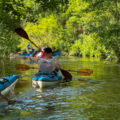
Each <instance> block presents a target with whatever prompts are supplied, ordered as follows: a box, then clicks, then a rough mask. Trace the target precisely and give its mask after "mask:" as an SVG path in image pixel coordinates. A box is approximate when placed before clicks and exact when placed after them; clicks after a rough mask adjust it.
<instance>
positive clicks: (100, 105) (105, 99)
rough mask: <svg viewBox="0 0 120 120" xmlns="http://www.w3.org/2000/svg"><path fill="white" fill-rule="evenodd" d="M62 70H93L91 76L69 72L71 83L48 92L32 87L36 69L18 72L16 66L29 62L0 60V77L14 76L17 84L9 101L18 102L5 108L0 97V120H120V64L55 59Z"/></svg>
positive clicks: (96, 60)
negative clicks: (17, 78)
mask: <svg viewBox="0 0 120 120" xmlns="http://www.w3.org/2000/svg"><path fill="white" fill-rule="evenodd" d="M58 59H59V61H60V62H61V63H62V67H63V68H64V69H71V70H79V69H82V68H88V69H92V70H93V74H92V75H91V76H81V75H77V73H75V72H73V73H72V72H71V74H72V75H73V79H72V81H70V82H60V84H58V85H57V86H54V87H51V88H47V89H43V90H40V89H35V88H32V76H33V75H34V73H35V72H36V71H37V70H33V69H30V70H27V71H24V72H20V71H17V70H16V68H15V65H16V64H22V63H24V64H27V65H29V66H31V67H33V66H37V65H36V64H31V63H30V61H29V60H28V59H26V60H23V59H21V60H20V59H11V60H8V59H4V60H2V59H1V60H0V77H3V76H7V75H11V74H17V75H19V82H18V83H17V85H16V88H15V90H14V91H13V93H10V94H9V96H8V97H9V98H10V99H13V100H18V101H21V102H18V103H15V104H14V105H8V104H7V102H6V101H4V100H3V99H1V98H0V120H120V65H119V64H112V63H107V62H105V61H99V60H98V59H83V58H77V57H60V58H58Z"/></svg>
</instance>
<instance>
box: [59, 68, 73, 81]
mask: <svg viewBox="0 0 120 120" xmlns="http://www.w3.org/2000/svg"><path fill="white" fill-rule="evenodd" d="M60 70H61V73H62V75H63V76H64V79H65V80H71V79H72V75H71V74H70V73H69V72H68V71H66V70H63V69H60Z"/></svg>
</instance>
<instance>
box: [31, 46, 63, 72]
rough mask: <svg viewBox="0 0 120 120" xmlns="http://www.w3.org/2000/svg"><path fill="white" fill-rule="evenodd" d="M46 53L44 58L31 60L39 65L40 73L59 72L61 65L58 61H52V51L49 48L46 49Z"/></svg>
mask: <svg viewBox="0 0 120 120" xmlns="http://www.w3.org/2000/svg"><path fill="white" fill-rule="evenodd" d="M44 53H45V57H44V58H39V59H36V60H35V59H33V57H32V58H31V60H34V61H36V62H37V63H38V68H39V70H38V71H39V72H49V73H53V72H54V71H55V70H59V69H60V66H61V64H60V63H59V62H58V61H57V60H56V59H52V56H53V52H52V49H51V48H49V47H47V48H45V49H44Z"/></svg>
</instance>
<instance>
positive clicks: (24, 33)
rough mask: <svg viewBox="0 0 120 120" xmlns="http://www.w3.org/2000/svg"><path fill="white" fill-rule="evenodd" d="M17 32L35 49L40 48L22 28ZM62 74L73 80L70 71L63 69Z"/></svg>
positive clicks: (17, 29) (16, 30)
mask: <svg viewBox="0 0 120 120" xmlns="http://www.w3.org/2000/svg"><path fill="white" fill-rule="evenodd" d="M15 32H16V33H17V34H18V35H20V36H21V37H23V38H25V39H27V40H29V41H30V42H31V43H32V44H33V45H34V46H35V47H37V48H38V46H37V45H36V44H35V43H34V42H33V41H32V40H30V39H29V36H28V34H27V33H26V31H25V30H23V29H22V28H21V27H19V28H16V29H15ZM61 72H62V74H63V76H64V77H65V78H66V79H70V78H72V75H71V74H70V73H69V72H68V71H66V70H63V69H61Z"/></svg>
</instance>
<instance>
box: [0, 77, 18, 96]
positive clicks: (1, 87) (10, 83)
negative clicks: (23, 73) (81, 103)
mask: <svg viewBox="0 0 120 120" xmlns="http://www.w3.org/2000/svg"><path fill="white" fill-rule="evenodd" d="M17 82H18V76H17V75H10V76H6V77H2V78H0V93H1V94H2V95H6V94H7V93H8V92H10V91H12V90H14V88H15V85H16V83H17Z"/></svg>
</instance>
